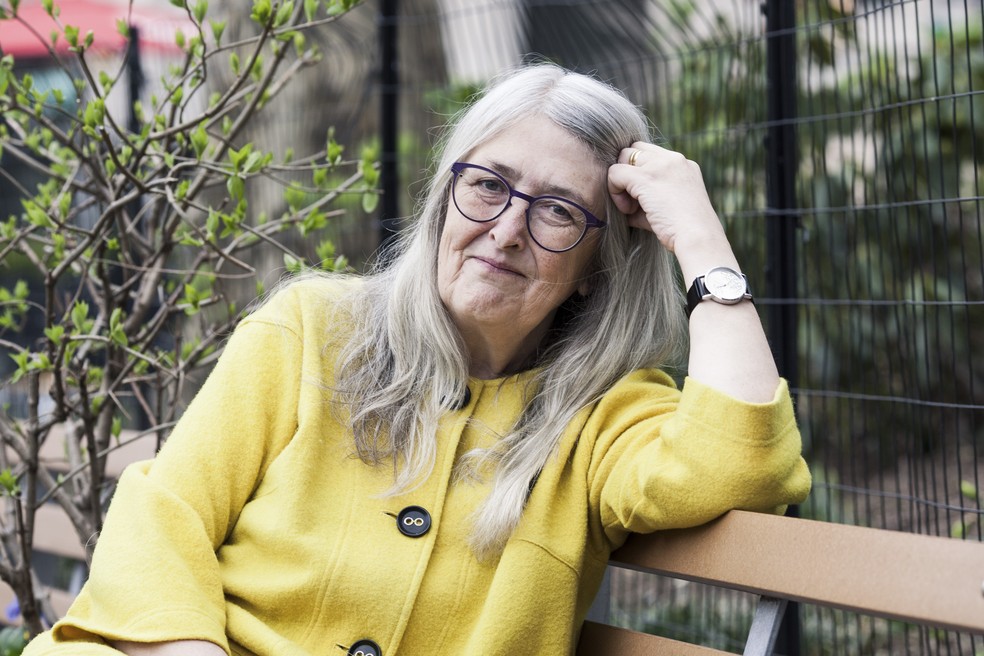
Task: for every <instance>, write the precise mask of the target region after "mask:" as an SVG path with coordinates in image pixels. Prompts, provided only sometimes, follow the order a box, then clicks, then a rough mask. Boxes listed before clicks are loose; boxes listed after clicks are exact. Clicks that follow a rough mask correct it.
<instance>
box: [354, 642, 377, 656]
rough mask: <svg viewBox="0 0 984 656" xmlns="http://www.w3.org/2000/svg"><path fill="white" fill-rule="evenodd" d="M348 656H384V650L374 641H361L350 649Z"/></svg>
mask: <svg viewBox="0 0 984 656" xmlns="http://www.w3.org/2000/svg"><path fill="white" fill-rule="evenodd" d="M348 656H383V650H382V649H380V648H379V645H377V644H376V643H375V642H373V641H372V640H359V641H358V642H357V643H355V644H354V645H352V646H351V647H349V650H348Z"/></svg>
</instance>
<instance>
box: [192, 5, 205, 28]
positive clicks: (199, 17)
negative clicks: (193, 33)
mask: <svg viewBox="0 0 984 656" xmlns="http://www.w3.org/2000/svg"><path fill="white" fill-rule="evenodd" d="M191 13H192V14H193V15H194V16H195V20H196V21H198V23H201V22H202V21H203V20H205V14H207V13H208V0H198V2H196V3H195V7H194V9H192V10H191Z"/></svg>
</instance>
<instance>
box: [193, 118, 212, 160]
mask: <svg viewBox="0 0 984 656" xmlns="http://www.w3.org/2000/svg"><path fill="white" fill-rule="evenodd" d="M190 137H191V145H192V147H193V148H194V149H195V157H197V158H198V159H201V158H202V153H204V152H205V148H206V147H207V146H208V133H207V132H205V124H204V123H199V124H198V127H197V128H195V129H194V130H192V132H191V135H190Z"/></svg>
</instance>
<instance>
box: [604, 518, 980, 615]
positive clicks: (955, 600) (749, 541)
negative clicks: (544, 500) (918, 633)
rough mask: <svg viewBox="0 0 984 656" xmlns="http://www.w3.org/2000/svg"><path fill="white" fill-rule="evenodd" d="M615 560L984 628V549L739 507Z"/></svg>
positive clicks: (798, 597)
mask: <svg viewBox="0 0 984 656" xmlns="http://www.w3.org/2000/svg"><path fill="white" fill-rule="evenodd" d="M612 560H613V561H615V562H617V563H618V564H619V565H621V566H624V567H628V568H630V569H641V570H643V571H649V572H653V573H657V574H665V575H668V576H673V577H675V578H684V579H688V580H691V581H699V582H702V583H710V584H712V585H722V586H724V587H729V588H735V589H738V590H745V591H747V592H753V593H756V594H764V595H767V596H776V597H785V598H788V599H790V600H795V601H801V602H807V603H816V604H820V605H824V606H830V607H833V608H841V609H844V610H849V611H853V612H859V613H863V614H870V615H879V616H882V617H888V618H892V619H899V620H903V621H907V622H916V623H921V624H929V625H933V626H938V627H941V628H946V629H952V630H957V631H971V632H975V633H981V632H984V595H982V583H984V543H980V542H970V541H963V540H956V539H951V538H942V537H933V536H926V535H914V534H911V533H900V532H896V531H887V530H881V529H870V528H859V527H856V526H847V525H843V524H832V523H827V522H818V521H812V520H806V519H796V518H792V517H778V516H775V515H765V514H759V513H751V512H744V511H731V512H730V513H727V514H726V515H724V516H723V517H721V518H719V519H717V520H714V521H713V522H711V523H710V524H706V525H704V526H698V527H695V528H690V529H681V530H671V531H661V532H658V533H654V534H651V535H633V536H631V537H630V538H629V539H628V541H627V542H626V544H625V546H623V547H622V548H621V549H619V550H618V551H616V552H615V553H613V554H612Z"/></svg>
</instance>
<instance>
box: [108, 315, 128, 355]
mask: <svg viewBox="0 0 984 656" xmlns="http://www.w3.org/2000/svg"><path fill="white" fill-rule="evenodd" d="M109 338H110V339H111V340H112V341H113V343H114V344H116V345H118V346H126V345H127V341H128V340H127V338H126V332H124V330H123V309H122V308H115V309H114V310H113V312H112V314H110V315H109Z"/></svg>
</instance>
